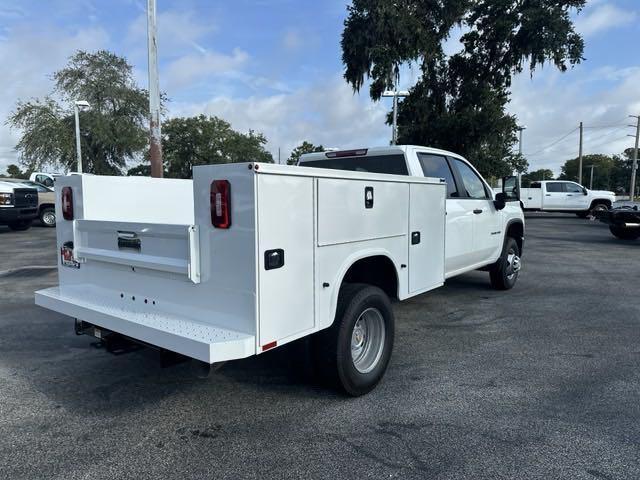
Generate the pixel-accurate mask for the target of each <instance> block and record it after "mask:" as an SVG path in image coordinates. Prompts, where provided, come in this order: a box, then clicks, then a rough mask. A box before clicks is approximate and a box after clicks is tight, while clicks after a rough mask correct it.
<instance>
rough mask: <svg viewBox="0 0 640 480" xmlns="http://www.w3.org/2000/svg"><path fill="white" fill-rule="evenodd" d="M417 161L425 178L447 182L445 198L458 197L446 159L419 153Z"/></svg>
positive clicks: (440, 156)
mask: <svg viewBox="0 0 640 480" xmlns="http://www.w3.org/2000/svg"><path fill="white" fill-rule="evenodd" d="M418 160H419V161H420V165H421V166H422V173H423V174H424V176H425V177H433V178H444V179H445V181H446V182H447V196H449V197H451V198H456V197H459V196H460V194H459V193H458V186H457V185H456V180H455V178H453V173H452V172H451V167H449V163H448V162H447V159H446V158H445V157H443V156H442V155H433V154H431V153H419V152H418Z"/></svg>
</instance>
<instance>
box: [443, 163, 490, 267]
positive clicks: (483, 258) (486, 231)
mask: <svg viewBox="0 0 640 480" xmlns="http://www.w3.org/2000/svg"><path fill="white" fill-rule="evenodd" d="M452 162H453V165H454V169H455V171H457V173H458V176H459V178H460V183H462V187H463V189H464V191H463V193H464V196H463V197H461V199H460V202H462V205H463V208H464V210H465V211H466V212H467V215H471V216H472V217H473V247H472V254H471V262H469V264H468V266H472V265H475V264H478V263H487V262H488V261H490V260H493V259H494V257H495V256H496V254H497V253H498V252H499V251H500V248H501V247H502V231H501V228H500V225H501V213H500V212H499V211H498V210H497V209H496V207H495V205H494V203H493V194H492V193H491V192H490V191H489V189H488V187H487V186H486V185H485V183H484V181H483V180H482V179H481V177H480V175H478V173H477V172H476V171H475V170H474V169H473V168H471V166H470V165H469V164H467V163H466V162H464V161H462V160H460V159H458V158H453V159H452Z"/></svg>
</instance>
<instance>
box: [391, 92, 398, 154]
mask: <svg viewBox="0 0 640 480" xmlns="http://www.w3.org/2000/svg"><path fill="white" fill-rule="evenodd" d="M397 143H398V91H397V90H394V92H393V132H392V134H391V145H397Z"/></svg>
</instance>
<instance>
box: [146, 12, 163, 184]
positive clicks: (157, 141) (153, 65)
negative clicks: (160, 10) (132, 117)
mask: <svg viewBox="0 0 640 480" xmlns="http://www.w3.org/2000/svg"><path fill="white" fill-rule="evenodd" d="M147 47H148V49H149V130H150V131H149V153H150V157H151V176H152V177H157V178H160V177H162V140H161V137H160V81H159V79H158V42H157V36H156V0H147Z"/></svg>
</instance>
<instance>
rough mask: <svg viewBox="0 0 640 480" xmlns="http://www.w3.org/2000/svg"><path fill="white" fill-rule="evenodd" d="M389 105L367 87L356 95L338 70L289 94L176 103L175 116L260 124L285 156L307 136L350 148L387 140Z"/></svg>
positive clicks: (250, 125) (255, 126) (257, 127)
mask: <svg viewBox="0 0 640 480" xmlns="http://www.w3.org/2000/svg"><path fill="white" fill-rule="evenodd" d="M387 111H388V105H385V104H382V103H376V104H372V103H371V102H370V101H369V98H368V96H367V94H366V92H363V93H362V94H361V95H354V94H353V92H352V90H351V88H350V87H349V86H347V85H346V84H345V82H344V81H343V80H342V78H340V77H338V76H336V77H334V78H332V79H330V80H329V81H325V82H322V83H321V84H318V85H315V86H313V87H308V88H302V89H299V90H296V91H293V92H291V93H289V94H284V93H280V94H276V95H271V96H263V97H258V96H254V97H250V98H245V99H238V98H232V97H215V98H212V99H210V100H209V101H207V102H204V103H202V104H181V105H174V106H173V108H172V109H171V114H172V115H175V116H184V115H197V114H200V113H204V114H207V115H217V116H219V117H221V118H224V119H225V120H227V121H229V122H231V124H232V125H233V127H234V128H235V129H237V130H240V131H244V132H246V131H248V130H249V129H253V130H256V131H258V132H262V133H264V134H265V136H266V137H267V139H268V140H269V144H268V149H269V150H270V151H271V153H272V154H273V156H274V160H276V161H277V156H278V148H279V147H280V148H281V158H282V161H283V162H284V161H285V160H286V159H287V157H288V156H289V153H290V152H291V150H292V149H293V148H295V147H296V146H297V145H299V144H300V143H302V141H303V140H308V141H310V142H312V143H314V144H322V145H324V146H325V147H337V148H351V147H358V146H373V145H387V144H388V143H389V136H390V127H388V126H387V125H385V123H384V122H385V115H386V113H387Z"/></svg>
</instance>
